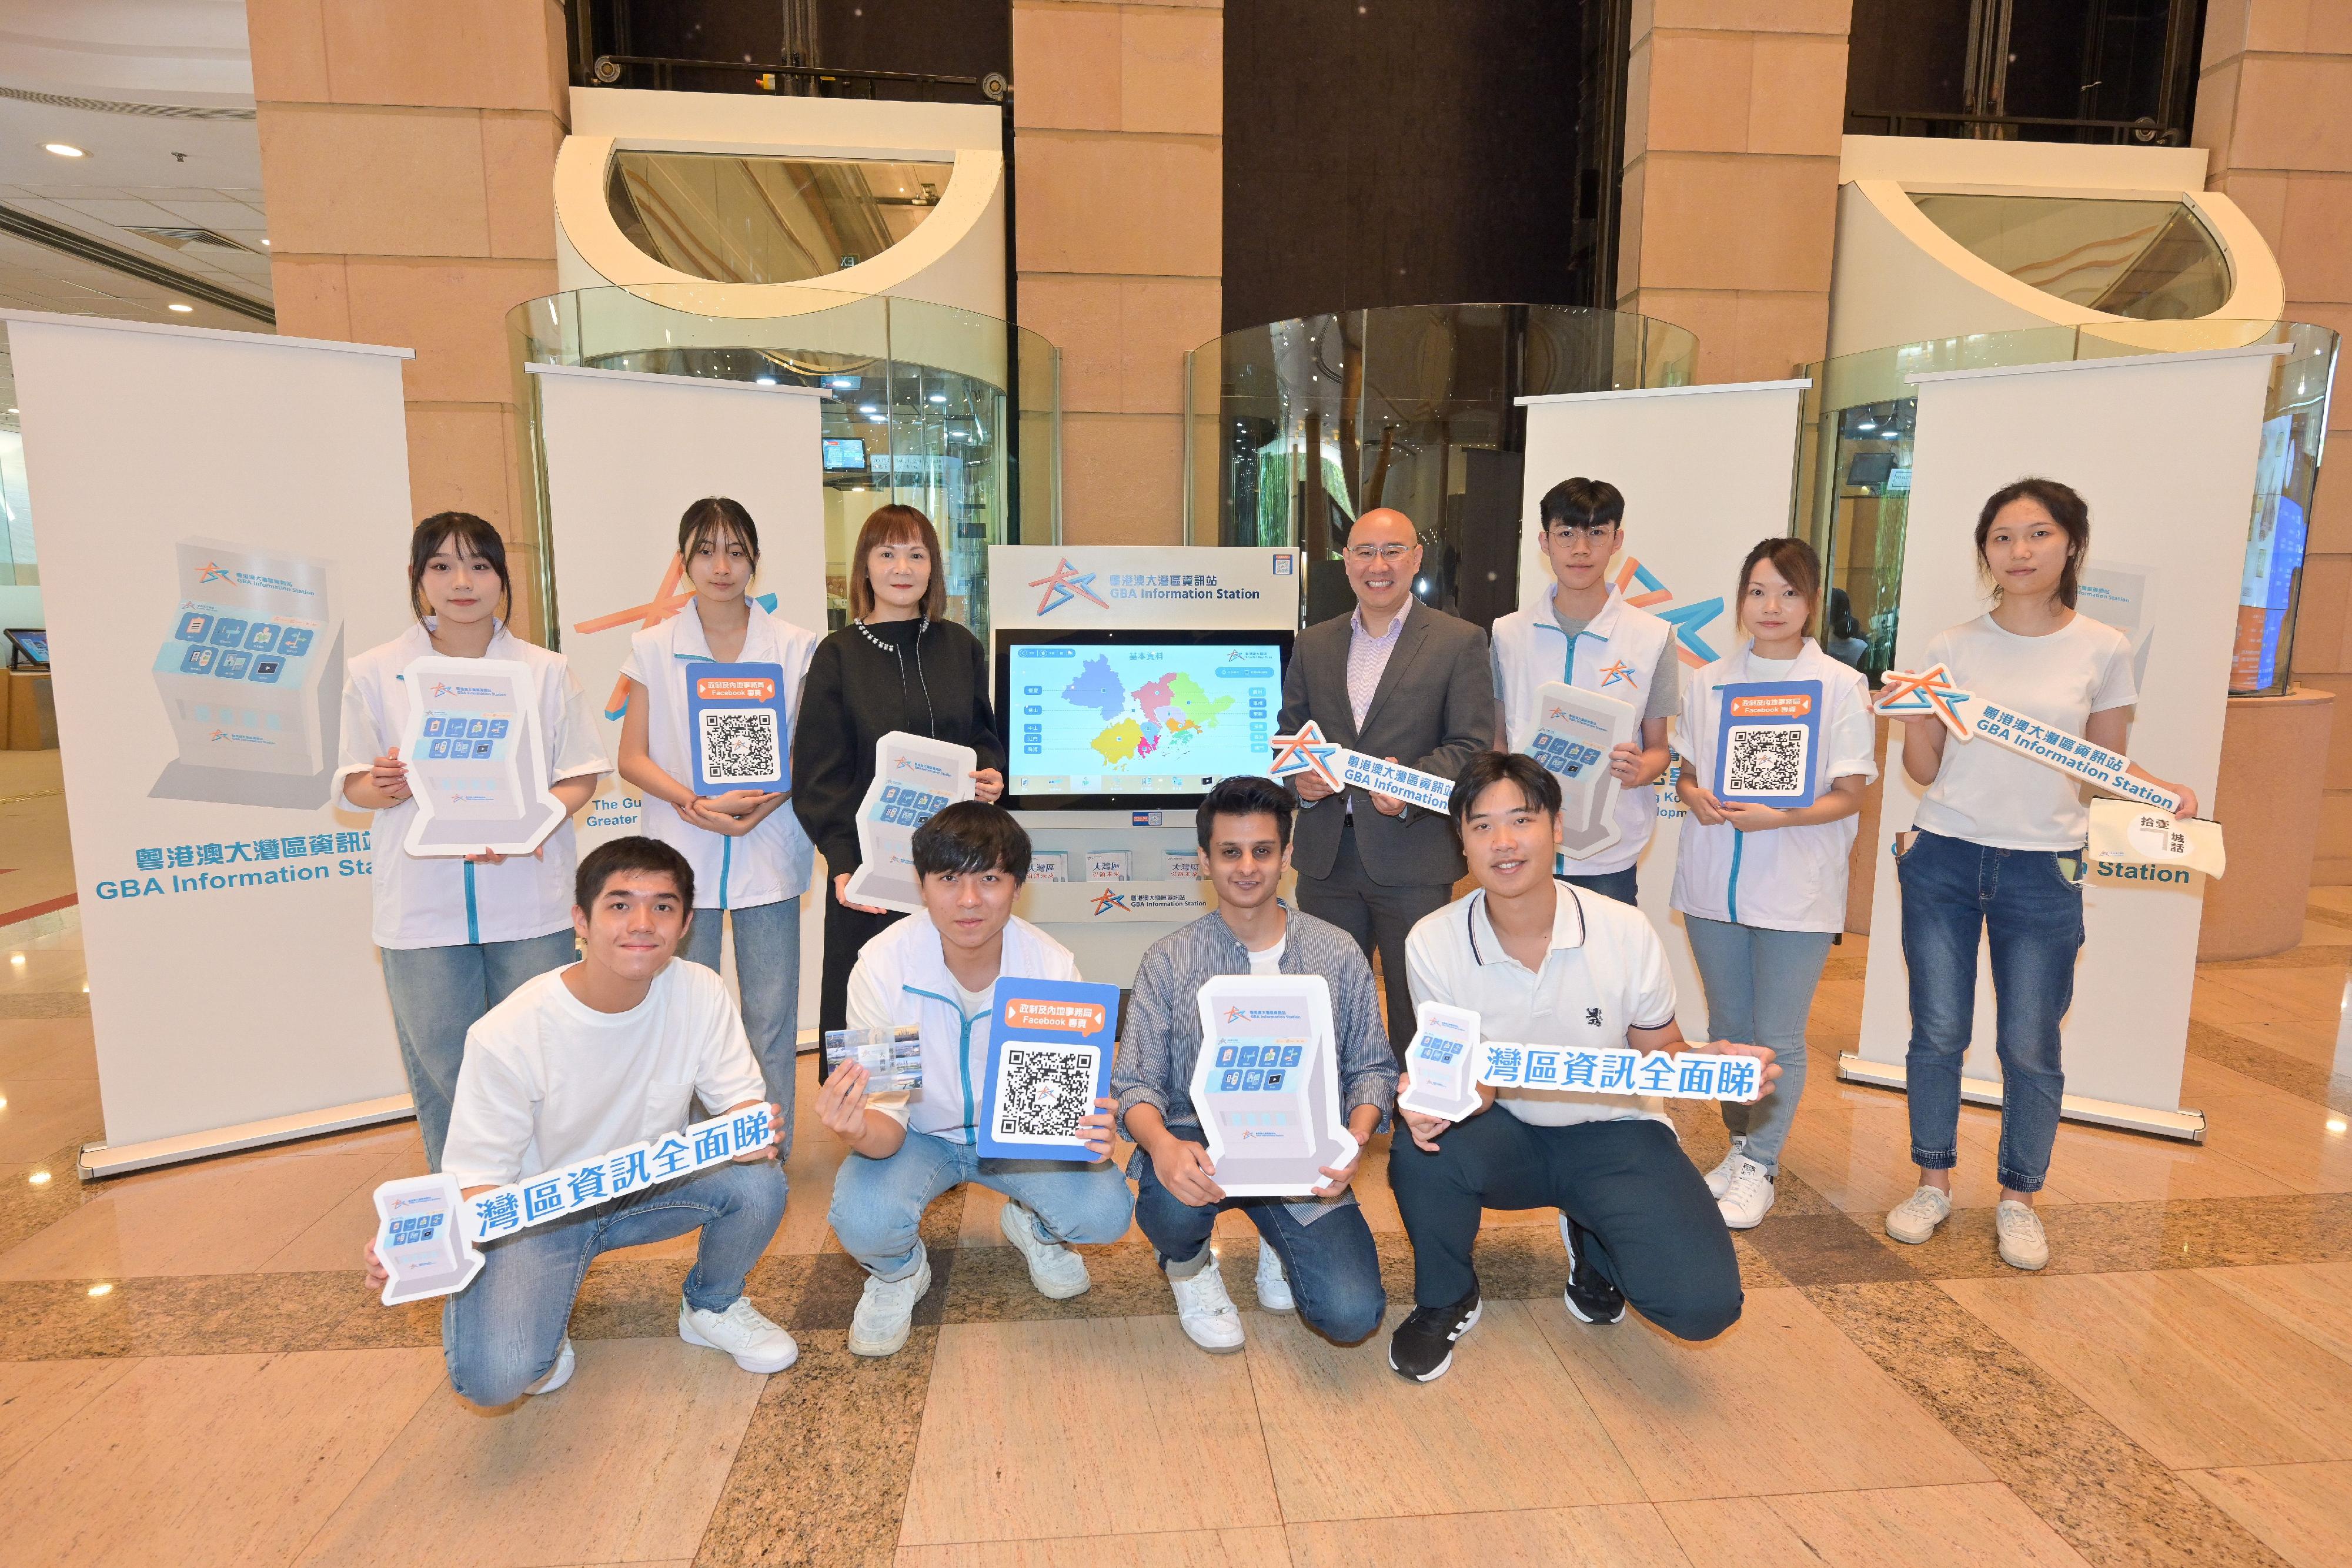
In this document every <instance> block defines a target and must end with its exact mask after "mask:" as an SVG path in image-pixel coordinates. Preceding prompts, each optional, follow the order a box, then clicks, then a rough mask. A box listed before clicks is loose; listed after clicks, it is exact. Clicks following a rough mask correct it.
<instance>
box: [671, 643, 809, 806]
mask: <svg viewBox="0 0 2352 1568" xmlns="http://www.w3.org/2000/svg"><path fill="white" fill-rule="evenodd" d="M686 732H687V735H688V737H689V739H690V742H691V744H692V745H693V747H694V787H695V788H696V789H708V790H711V791H714V792H716V793H720V794H724V793H725V792H727V791H728V790H730V789H761V790H770V791H773V790H782V789H791V788H792V787H793V759H792V747H790V746H789V745H787V744H786V741H787V739H788V737H790V736H791V735H792V733H793V725H792V716H791V714H790V712H789V711H788V705H787V703H786V701H785V696H784V671H783V666H782V665H781V664H697V665H695V666H694V668H693V669H692V671H691V672H689V674H688V679H687V683H686Z"/></svg>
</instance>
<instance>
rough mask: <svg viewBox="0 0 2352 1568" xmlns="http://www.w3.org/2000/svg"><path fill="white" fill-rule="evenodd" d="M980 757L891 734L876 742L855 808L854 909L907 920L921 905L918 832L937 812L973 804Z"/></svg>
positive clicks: (937, 742)
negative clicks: (870, 908)
mask: <svg viewBox="0 0 2352 1568" xmlns="http://www.w3.org/2000/svg"><path fill="white" fill-rule="evenodd" d="M979 766H980V754H979V753H977V752H975V751H974V750H972V748H971V747H969V746H951V745H950V744H949V743H948V742H946V741H944V740H929V739H926V738H925V737H922V736H919V735H909V734H908V733H907V732H906V731H905V730H903V729H894V730H892V731H891V732H890V733H889V734H887V735H886V736H884V737H882V738H881V739H879V740H877V741H876V742H875V743H874V782H873V783H871V784H868V785H867V786H866V799H865V800H862V801H860V802H858V806H857V851H858V855H859V859H860V862H861V863H860V864H859V865H858V868H857V869H856V871H854V872H851V873H849V887H848V896H849V902H850V903H852V904H873V905H874V906H875V907H876V908H877V909H895V910H898V912H899V913H900V914H903V915H912V914H914V913H915V912H916V911H918V910H919V909H921V908H922V907H923V885H922V879H921V878H920V877H918V876H917V875H916V874H915V830H916V829H917V828H919V827H921V826H922V825H923V824H924V823H925V822H928V821H930V820H931V818H932V817H933V815H935V814H936V813H937V812H939V811H940V810H941V809H942V808H944V807H948V806H952V805H954V804H955V803H956V802H957V801H959V800H971V775H972V771H973V770H974V769H975V768H978V767H979Z"/></svg>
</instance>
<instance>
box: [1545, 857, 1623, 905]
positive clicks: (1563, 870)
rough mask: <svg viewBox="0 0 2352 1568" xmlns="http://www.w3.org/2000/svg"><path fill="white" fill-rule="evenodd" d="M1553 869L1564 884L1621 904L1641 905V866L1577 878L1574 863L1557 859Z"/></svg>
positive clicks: (1553, 863)
mask: <svg viewBox="0 0 2352 1568" xmlns="http://www.w3.org/2000/svg"><path fill="white" fill-rule="evenodd" d="M1552 869H1553V870H1554V871H1555V872H1556V873H1558V874H1559V879H1560V880H1561V881H1562V882H1565V883H1570V884H1572V885H1574V886H1577V887H1580V888H1582V889H1584V891H1585V892H1587V893H1597V894H1600V895H1601V897H1603V898H1613V899H1615V900H1616V901H1617V902H1618V903H1620V904H1636V905H1638V904H1640V903H1641V898H1642V889H1641V886H1640V884H1639V883H1638V881H1637V880H1636V879H1637V876H1638V874H1639V873H1640V872H1641V869H1642V868H1641V867H1640V866H1633V865H1629V866H1627V867H1626V868H1625V869H1624V870H1623V871H1612V872H1604V873H1601V875H1599V876H1577V875H1575V874H1573V873H1574V872H1575V869H1576V862H1574V861H1572V860H1566V859H1555V860H1554V861H1553V862H1552Z"/></svg>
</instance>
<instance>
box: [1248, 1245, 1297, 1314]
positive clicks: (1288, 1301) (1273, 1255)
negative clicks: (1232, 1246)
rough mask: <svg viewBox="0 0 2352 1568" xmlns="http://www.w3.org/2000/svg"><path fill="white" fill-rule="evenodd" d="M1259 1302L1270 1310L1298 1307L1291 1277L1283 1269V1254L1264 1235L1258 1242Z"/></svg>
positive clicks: (1289, 1310) (1285, 1310) (1288, 1309)
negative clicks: (1291, 1288)
mask: <svg viewBox="0 0 2352 1568" xmlns="http://www.w3.org/2000/svg"><path fill="white" fill-rule="evenodd" d="M1257 1304H1258V1305H1259V1306H1261V1307H1264V1308H1265V1310H1266V1311H1267V1312H1296V1311H1297V1308H1298V1301H1297V1297H1295V1296H1293V1295H1292V1294H1291V1293H1290V1277H1289V1276H1288V1275H1286V1274H1285V1273H1284V1272H1283V1271H1282V1254H1281V1253H1279V1252H1276V1250H1275V1249H1273V1248H1271V1247H1269V1246H1267V1245H1266V1244H1265V1238H1263V1237H1260V1238H1259V1239H1258V1244H1257Z"/></svg>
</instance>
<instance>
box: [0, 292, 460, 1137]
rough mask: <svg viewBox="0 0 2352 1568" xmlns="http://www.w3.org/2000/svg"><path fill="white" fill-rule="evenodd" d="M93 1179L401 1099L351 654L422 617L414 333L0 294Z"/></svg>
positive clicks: (318, 1127) (388, 1107)
mask: <svg viewBox="0 0 2352 1568" xmlns="http://www.w3.org/2000/svg"><path fill="white" fill-rule="evenodd" d="M0 318H5V320H6V323H7V334H8V350H9V354H10V356H11V358H12V360H13V361H14V364H15V370H16V392H17V402H18V404H19V406H21V407H22V409H23V410H24V413H23V416H22V417H23V421H24V435H25V463H26V479H27V482H28V486H29V491H30V497H31V502H32V512H33V517H35V519H36V520H37V527H38V528H39V529H40V540H41V577H42V583H41V589H42V599H43V602H44V605H45V607H46V609H47V613H48V622H49V637H50V644H51V650H52V652H53V653H54V654H55V655H56V658H55V669H56V675H55V683H56V689H57V706H58V745H59V747H60V748H61V749H62V752H63V759H64V768H65V784H66V816H67V821H68V824H69V826H70V829H71V831H72V834H73V848H74V873H75V881H76V883H77V888H78V891H79V899H80V905H81V918H82V944H83V948H84V951H85V955H86V956H87V959H88V962H89V1006H90V1023H91V1027H92V1030H93V1031H94V1033H95V1034H96V1036H97V1042H98V1072H99V1091H100V1100H101V1102H102V1104H103V1107H104V1111H105V1117H106V1142H105V1143H104V1144H103V1145H97V1146H95V1147H93V1148H92V1149H91V1150H90V1151H89V1152H88V1153H87V1154H86V1155H85V1156H84V1165H85V1166H87V1167H88V1168H89V1169H91V1170H94V1171H101V1172H107V1173H112V1172H118V1171H123V1170H131V1169H136V1168H138V1167H139V1166H146V1165H157V1164H162V1163H163V1162H165V1161H168V1160H173V1159H180V1158H187V1157H191V1156H194V1155H203V1154H210V1153H215V1152H218V1151H220V1150H222V1149H228V1148H238V1147H244V1146H247V1145H254V1144H260V1143H267V1142H270V1141H274V1140H276V1139H280V1138H292V1137H301V1136H304V1135H307V1134H314V1133H321V1132H327V1131H331V1130H332V1129H334V1128H336V1127H342V1126H352V1125H355V1124H360V1123H363V1122H369V1121H382V1120H385V1119H388V1118H391V1117H394V1116H399V1115H404V1114H406V1113H407V1112H408V1109H409V1105H408V1093H407V1085H406V1082H405V1081H404V1078H403V1076H402V1073H401V1067H400V1055H399V1051H398V1050H397V1048H396V1046H395V1045H394V1038H393V1030H392V1014H391V1008H390V1005H389V1004H388V1003H387V1001H386V1000H385V996H384V988H383V977H382V975H381V974H380V972H379V970H378V967H377V961H376V953H375V947H374V945H373V942H372V941H371V940H370V937H369V910H370V894H369V869H370V857H371V856H372V855H373V854H375V853H378V852H385V851H387V850H388V849H389V848H390V846H385V845H379V844H373V843H372V842H371V841H370V830H371V821H372V819H371V818H370V816H369V815H368V814H367V813H365V812H359V811H353V810H350V809H348V808H347V807H341V802H340V801H338V800H331V773H332V771H333V768H334V766H335V758H336V751H337V743H338V740H339V733H338V732H339V722H340V716H341V696H342V684H343V664H344V661H345V660H346V659H347V658H349V657H350V656H351V655H352V654H353V653H358V652H360V651H361V650H362V649H366V648H370V647H373V646H374V645H375V644H376V643H382V642H384V641H385V640H387V639H389V638H390V637H392V636H393V635H394V634H395V633H396V632H399V631H400V630H401V628H402V627H403V626H404V625H405V624H406V623H407V622H408V620H409V611H408V602H407V601H408V591H407V563H408V530H409V528H410V526H411V524H412V523H413V521H414V519H413V518H412V517H410V516H409V505H408V440H407V425H406V414H405V410H404V408H403V406H402V402H401V384H400V368H401V361H404V360H405V359H407V358H409V350H405V349H383V348H373V347H368V346H365V345H362V344H353V343H324V342H311V341H309V340H302V339H296V338H278V337H271V336H268V335H266V334H259V333H247V332H218V331H208V330H204V329H195V328H184V327H158V326H151V325H148V324H145V323H141V322H131V321H106V320H98V319H91V318H88V317H79V316H72V317H68V316H40V315H30V314H24V313H18V312H14V311H9V312H0Z"/></svg>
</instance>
